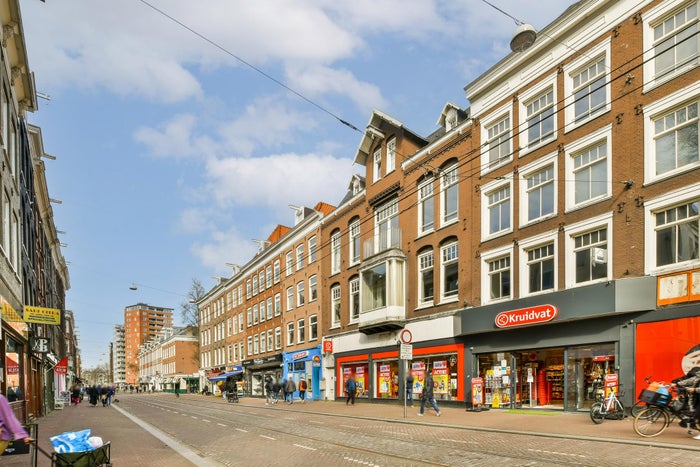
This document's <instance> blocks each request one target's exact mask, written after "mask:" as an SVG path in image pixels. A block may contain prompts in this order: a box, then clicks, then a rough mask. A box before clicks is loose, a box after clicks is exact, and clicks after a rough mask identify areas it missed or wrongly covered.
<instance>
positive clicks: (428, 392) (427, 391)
mask: <svg viewBox="0 0 700 467" xmlns="http://www.w3.org/2000/svg"><path fill="white" fill-rule="evenodd" d="M433 384H434V383H433V375H432V374H431V373H430V372H428V374H427V375H425V384H424V385H423V394H422V396H421V398H420V412H418V416H419V417H422V416H423V412H424V411H425V403H426V402H430V405H432V406H433V409H435V415H437V416H438V417H439V416H440V409H439V408H438V406H437V404H436V403H435V394H433Z"/></svg>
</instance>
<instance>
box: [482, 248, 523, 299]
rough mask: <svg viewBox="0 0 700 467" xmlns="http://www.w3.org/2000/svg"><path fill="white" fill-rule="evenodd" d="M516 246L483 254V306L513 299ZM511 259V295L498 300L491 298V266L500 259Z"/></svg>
mask: <svg viewBox="0 0 700 467" xmlns="http://www.w3.org/2000/svg"><path fill="white" fill-rule="evenodd" d="M514 254H515V252H514V246H513V245H510V244H509V245H506V246H503V247H501V248H496V249H493V250H489V251H486V252H483V253H482V254H481V304H482V305H486V304H488V303H498V302H503V301H506V300H510V299H512V298H513V293H514V285H515V270H514V267H515V265H514V261H513V259H514ZM506 256H507V257H509V258H510V295H509V296H507V297H500V298H497V299H492V298H491V275H490V271H489V264H490V263H491V262H492V261H495V260H497V259H499V258H504V257H506Z"/></svg>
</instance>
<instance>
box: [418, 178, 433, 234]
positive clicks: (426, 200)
mask: <svg viewBox="0 0 700 467" xmlns="http://www.w3.org/2000/svg"><path fill="white" fill-rule="evenodd" d="M434 228H435V200H434V198H433V179H432V178H431V179H430V180H428V181H426V182H424V183H423V184H422V185H421V186H420V187H418V234H423V233H426V232H431V231H432V230H433V229H434Z"/></svg>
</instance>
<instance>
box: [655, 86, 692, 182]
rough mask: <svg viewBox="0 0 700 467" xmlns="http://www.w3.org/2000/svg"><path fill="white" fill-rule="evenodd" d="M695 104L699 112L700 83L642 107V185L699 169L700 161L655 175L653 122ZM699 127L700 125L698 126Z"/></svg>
mask: <svg viewBox="0 0 700 467" xmlns="http://www.w3.org/2000/svg"><path fill="white" fill-rule="evenodd" d="M694 102H696V103H697V105H698V110H699V111H700V81H699V82H695V83H693V84H691V85H689V86H686V87H685V88H683V89H681V90H679V91H677V92H674V93H672V94H669V95H668V96H666V97H664V98H663V99H660V100H658V101H656V102H654V103H652V104H648V105H646V106H644V183H645V184H648V183H652V182H655V181H658V180H664V179H667V178H671V177H674V176H676V175H678V174H680V173H684V172H688V171H690V170H695V169H697V168H698V167H700V161H698V162H694V163H691V164H686V165H683V166H680V167H677V168H676V169H674V170H669V171H668V172H664V173H663V174H660V175H656V144H655V136H656V130H655V124H654V122H655V121H656V120H657V119H658V118H661V117H662V116H664V115H668V114H670V113H671V112H673V111H674V110H677V109H678V108H680V107H683V106H686V105H688V104H691V103H694ZM698 125H700V123H699V124H698Z"/></svg>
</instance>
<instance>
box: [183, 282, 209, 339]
mask: <svg viewBox="0 0 700 467" xmlns="http://www.w3.org/2000/svg"><path fill="white" fill-rule="evenodd" d="M205 293H206V291H205V290H204V286H202V283H201V282H200V281H199V280H198V279H194V278H193V279H192V285H190V290H189V291H188V292H187V301H186V302H182V303H181V304H180V317H181V318H182V322H183V323H184V325H185V326H192V327H193V328H195V329H196V328H198V327H199V308H197V302H198V301H199V300H200V299H201V298H202V297H204V295H205Z"/></svg>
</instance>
